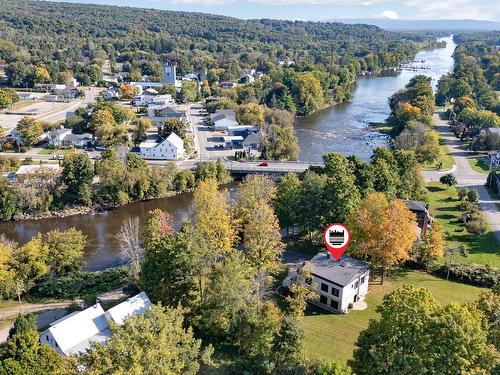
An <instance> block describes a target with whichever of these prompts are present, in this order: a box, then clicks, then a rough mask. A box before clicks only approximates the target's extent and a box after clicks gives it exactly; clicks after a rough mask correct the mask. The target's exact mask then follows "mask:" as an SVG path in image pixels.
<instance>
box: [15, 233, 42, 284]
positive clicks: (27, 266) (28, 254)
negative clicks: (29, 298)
mask: <svg viewBox="0 0 500 375" xmlns="http://www.w3.org/2000/svg"><path fill="white" fill-rule="evenodd" d="M14 268H15V272H16V282H18V283H19V284H20V286H21V287H22V288H24V289H25V290H26V291H28V290H29V289H31V287H32V286H33V285H34V284H35V282H36V281H37V280H38V279H39V278H40V277H42V276H44V275H46V274H47V273H48V272H49V270H50V266H49V246H48V244H45V243H44V242H43V238H42V235H41V234H38V235H36V236H35V237H33V238H32V239H31V240H30V241H28V242H27V243H26V244H24V245H23V246H22V247H21V248H19V249H16V256H15V264H14Z"/></svg>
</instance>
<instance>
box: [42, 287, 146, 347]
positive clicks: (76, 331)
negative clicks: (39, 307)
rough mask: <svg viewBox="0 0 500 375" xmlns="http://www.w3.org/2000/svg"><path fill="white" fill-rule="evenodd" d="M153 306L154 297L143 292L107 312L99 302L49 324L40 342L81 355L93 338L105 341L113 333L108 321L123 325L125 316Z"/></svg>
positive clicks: (133, 314) (141, 311)
mask: <svg viewBox="0 0 500 375" xmlns="http://www.w3.org/2000/svg"><path fill="white" fill-rule="evenodd" d="M151 306H152V304H151V301H150V300H149V298H148V296H147V295H146V293H144V292H142V293H139V294H138V295H136V296H134V297H132V298H129V299H128V300H126V301H124V302H122V303H120V304H118V305H117V306H115V307H113V308H111V309H109V310H108V311H107V312H104V310H103V308H102V307H101V305H100V304H99V303H97V304H95V305H94V306H91V307H89V308H88V309H85V310H83V311H75V312H74V313H72V314H69V315H67V316H65V317H64V318H61V319H59V320H56V321H55V322H53V323H52V324H50V327H49V328H48V329H47V330H46V331H44V332H42V333H41V334H40V342H41V343H42V344H46V345H50V346H52V347H53V348H54V349H55V350H56V351H57V352H58V353H59V354H62V355H67V356H70V355H78V354H80V353H83V352H85V351H86V350H87V349H89V347H90V343H91V342H98V343H105V342H106V340H107V339H108V338H110V337H111V330H110V328H109V322H111V321H113V322H115V323H116V324H120V325H121V324H123V322H124V319H125V318H127V317H133V316H137V315H140V314H142V313H144V311H145V310H146V309H147V308H149V307H151Z"/></svg>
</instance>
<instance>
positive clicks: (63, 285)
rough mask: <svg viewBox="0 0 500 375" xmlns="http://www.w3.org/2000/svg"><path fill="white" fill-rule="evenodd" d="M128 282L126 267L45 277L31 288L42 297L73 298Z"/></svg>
mask: <svg viewBox="0 0 500 375" xmlns="http://www.w3.org/2000/svg"><path fill="white" fill-rule="evenodd" d="M127 283H128V272H127V269H126V268H125V267H117V268H109V269H106V270H104V271H97V272H75V273H73V274H71V275H68V276H64V277H59V278H57V279H52V278H48V277H47V278H43V279H41V280H40V281H39V282H37V284H36V285H35V286H34V287H33V288H32V289H31V290H30V295H32V296H33V297H41V298H60V299H71V298H77V297H84V296H88V295H94V294H99V293H103V292H107V291H109V290H111V289H116V288H120V287H122V286H124V285H126V284H127Z"/></svg>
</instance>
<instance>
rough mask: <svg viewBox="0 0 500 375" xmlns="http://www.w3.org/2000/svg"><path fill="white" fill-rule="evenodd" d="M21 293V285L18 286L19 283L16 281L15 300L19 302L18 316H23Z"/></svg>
mask: <svg viewBox="0 0 500 375" xmlns="http://www.w3.org/2000/svg"><path fill="white" fill-rule="evenodd" d="M21 292H22V288H21V285H19V281H16V293H17V300H18V301H19V314H21V315H23V304H22V302H21Z"/></svg>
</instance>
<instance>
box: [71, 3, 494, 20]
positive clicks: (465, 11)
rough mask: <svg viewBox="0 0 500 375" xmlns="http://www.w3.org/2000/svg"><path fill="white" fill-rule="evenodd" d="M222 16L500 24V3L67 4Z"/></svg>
mask: <svg viewBox="0 0 500 375" xmlns="http://www.w3.org/2000/svg"><path fill="white" fill-rule="evenodd" d="M64 1H68V2H74V3H93V4H109V5H127V6H133V7H141V8H156V9H166V10H183V11H189V12H203V13H212V14H222V15H226V16H232V17H237V18H243V19H251V18H274V19H290V20H335V19H342V18H379V19H404V20H415V19H418V20H424V19H477V20H491V21H500V1H499V0H400V1H395V0H64Z"/></svg>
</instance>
